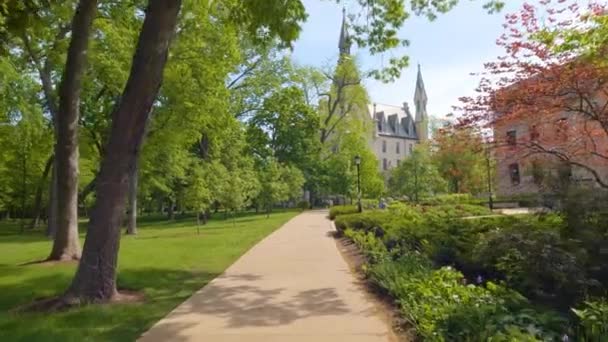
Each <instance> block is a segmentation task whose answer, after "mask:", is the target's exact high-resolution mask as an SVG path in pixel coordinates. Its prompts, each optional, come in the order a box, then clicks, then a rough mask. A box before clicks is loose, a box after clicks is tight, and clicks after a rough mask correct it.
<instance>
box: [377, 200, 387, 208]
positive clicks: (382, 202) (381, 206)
mask: <svg viewBox="0 0 608 342" xmlns="http://www.w3.org/2000/svg"><path fill="white" fill-rule="evenodd" d="M378 208H380V209H385V208H386V203H385V202H384V199H383V198H381V199H380V203H378Z"/></svg>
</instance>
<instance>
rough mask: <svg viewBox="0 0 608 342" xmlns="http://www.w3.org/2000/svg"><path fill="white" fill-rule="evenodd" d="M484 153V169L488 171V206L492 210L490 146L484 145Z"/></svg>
mask: <svg viewBox="0 0 608 342" xmlns="http://www.w3.org/2000/svg"><path fill="white" fill-rule="evenodd" d="M485 152H486V153H485V154H486V171H487V173H488V206H489V207H490V210H494V201H493V200H492V174H491V171H492V167H491V165H490V148H489V146H487V145H486V147H485Z"/></svg>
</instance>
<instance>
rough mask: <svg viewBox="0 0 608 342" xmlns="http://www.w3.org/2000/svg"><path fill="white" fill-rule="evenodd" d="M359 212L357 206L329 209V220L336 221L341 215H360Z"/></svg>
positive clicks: (341, 206) (338, 206)
mask: <svg viewBox="0 0 608 342" xmlns="http://www.w3.org/2000/svg"><path fill="white" fill-rule="evenodd" d="M358 212H359V210H358V208H357V206H356V205H335V206H333V207H331V208H329V219H330V220H334V219H335V218H336V217H338V216H340V215H347V214H354V213H358Z"/></svg>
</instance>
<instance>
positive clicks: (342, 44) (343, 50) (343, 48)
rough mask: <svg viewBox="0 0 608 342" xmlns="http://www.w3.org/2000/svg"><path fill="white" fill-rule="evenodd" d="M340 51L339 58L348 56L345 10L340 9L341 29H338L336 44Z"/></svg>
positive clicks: (348, 41)
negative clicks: (338, 36)
mask: <svg viewBox="0 0 608 342" xmlns="http://www.w3.org/2000/svg"><path fill="white" fill-rule="evenodd" d="M338 48H339V49H340V58H342V56H346V55H350V37H349V35H348V24H347V23H346V9H344V8H343V9H342V28H341V29H340V41H339V42H338Z"/></svg>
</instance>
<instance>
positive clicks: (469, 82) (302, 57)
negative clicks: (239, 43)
mask: <svg viewBox="0 0 608 342" xmlns="http://www.w3.org/2000/svg"><path fill="white" fill-rule="evenodd" d="M460 2H461V3H460V4H459V5H458V6H457V7H456V8H454V9H453V10H452V11H451V12H449V13H447V14H444V15H441V16H439V17H438V18H437V19H436V20H435V21H433V22H429V21H428V20H427V19H426V18H422V17H414V16H413V17H411V18H410V19H408V21H407V22H406V24H405V25H404V27H403V28H402V29H401V31H400V36H401V37H402V38H407V39H409V40H410V43H411V44H410V46H409V47H407V48H406V49H405V50H404V52H405V53H406V54H407V55H408V56H410V66H409V67H408V68H407V69H406V70H405V71H404V72H403V73H402V76H401V78H400V79H398V80H396V81H395V82H394V83H390V84H385V83H381V82H376V81H373V80H366V81H365V85H366V87H367V90H368V92H369V95H370V97H371V100H372V101H374V102H378V103H385V104H392V105H400V104H402V103H403V102H404V101H407V102H408V103H410V106H411V107H412V106H413V97H414V87H415V82H416V64H417V63H420V64H421V67H422V74H423V77H424V82H425V86H426V91H427V94H428V97H429V103H428V111H429V113H430V114H431V115H432V116H435V117H443V116H445V115H446V114H447V113H450V112H451V111H452V106H453V105H456V104H458V98H459V97H460V96H464V95H473V94H474V93H475V92H474V89H475V87H476V86H477V84H478V78H477V77H475V76H471V75H470V73H471V72H476V71H482V69H483V63H484V62H487V61H491V60H493V59H495V57H497V56H499V55H501V54H502V53H501V49H500V48H499V47H497V46H496V44H495V41H496V38H498V36H499V35H500V34H502V32H503V27H502V24H503V22H504V15H505V13H510V12H514V11H517V10H518V9H519V8H520V7H521V4H522V3H523V2H524V1H523V0H507V1H506V2H507V5H506V6H505V9H504V10H503V11H502V12H501V13H499V14H494V15H489V14H487V12H485V11H484V10H483V9H482V7H481V5H482V3H483V2H484V1H483V0H476V1H470V0H461V1H460ZM529 2H532V3H533V2H535V1H529ZM346 3H347V8H349V5H348V2H346ZM304 4H305V5H306V9H307V11H308V14H309V18H308V21H307V22H306V23H305V25H304V27H303V31H302V34H301V36H300V39H299V40H298V41H297V42H296V43H295V46H294V51H293V54H292V56H293V58H294V59H295V61H296V62H297V63H299V64H305V65H314V66H318V67H330V66H332V65H334V64H335V62H336V60H337V57H338V37H339V33H340V24H341V20H342V19H341V18H342V5H337V4H336V2H335V1H328V0H304ZM353 52H354V53H355V54H356V56H357V60H358V62H359V64H360V65H361V69H362V70H369V69H371V68H377V67H379V66H382V60H383V58H382V57H381V56H369V54H368V53H366V51H364V50H357V49H356V48H354V50H353ZM388 57H390V55H387V56H385V57H384V59H388Z"/></svg>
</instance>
